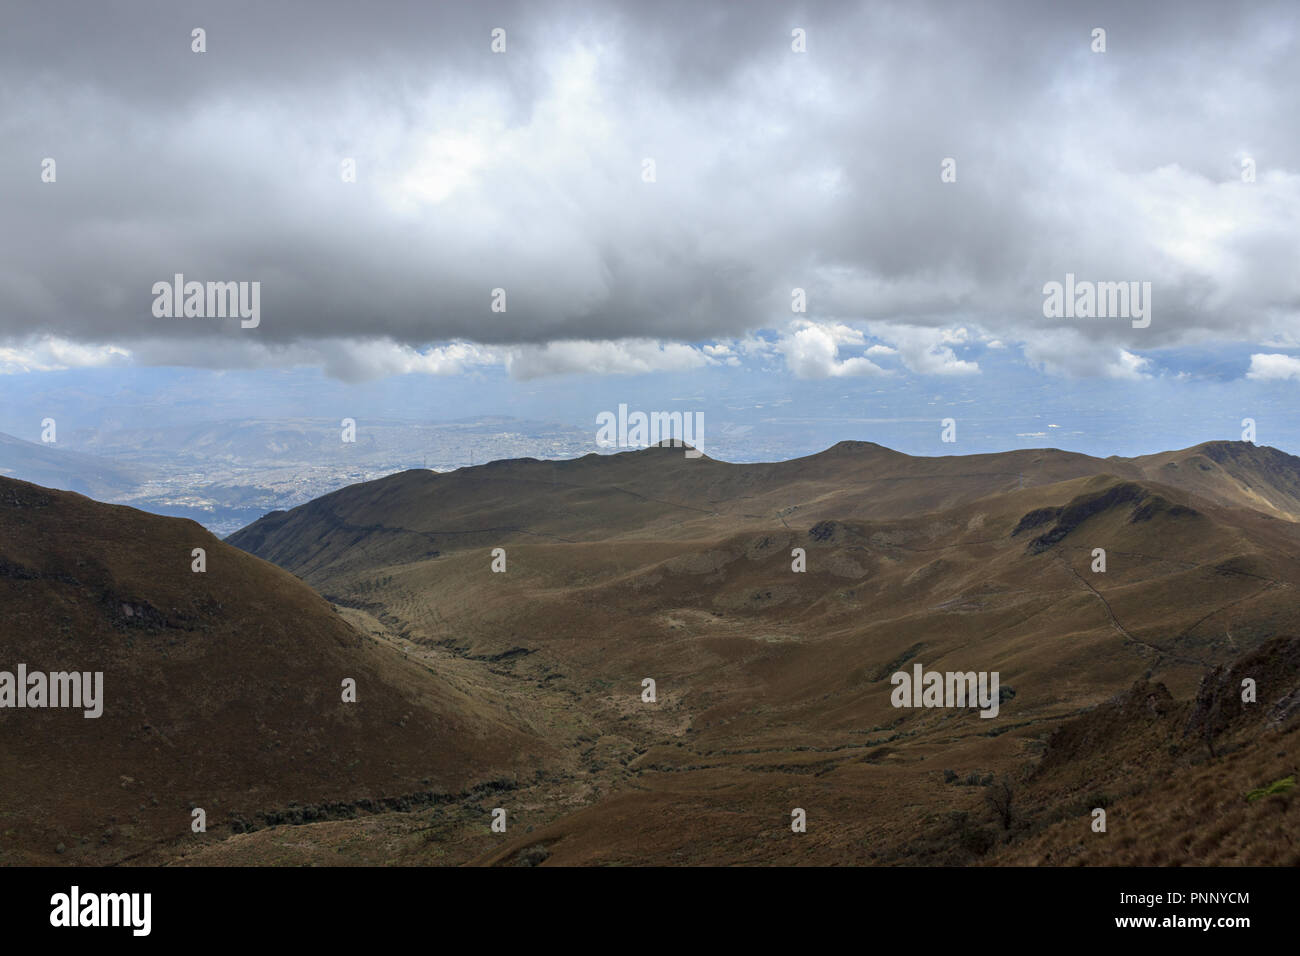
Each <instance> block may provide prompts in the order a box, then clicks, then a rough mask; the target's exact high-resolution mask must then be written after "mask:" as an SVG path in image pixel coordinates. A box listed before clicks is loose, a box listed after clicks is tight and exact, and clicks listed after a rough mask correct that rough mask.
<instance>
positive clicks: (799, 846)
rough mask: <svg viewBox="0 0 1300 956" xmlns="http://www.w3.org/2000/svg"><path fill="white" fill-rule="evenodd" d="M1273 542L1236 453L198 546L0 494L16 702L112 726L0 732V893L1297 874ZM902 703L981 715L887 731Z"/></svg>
mask: <svg viewBox="0 0 1300 956" xmlns="http://www.w3.org/2000/svg"><path fill="white" fill-rule="evenodd" d="M1298 519H1300V459H1297V458H1295V457H1292V456H1290V455H1287V454H1284V453H1282V452H1279V451H1276V450H1274V449H1271V448H1267V447H1257V446H1254V445H1251V444H1246V443H1238V442H1210V443H1206V444H1202V445H1198V446H1195V447H1192V448H1187V449H1183V450H1181V451H1173V452H1164V453H1160V454H1154V455H1147V456H1142V457H1138V458H1114V457H1112V458H1105V459H1102V458H1095V457H1090V456H1087V455H1081V454H1076V453H1071V452H1066V451H1059V450H1055V449H1034V450H1020V451H1012V452H1005V453H1000V454H987V455H968V456H948V457H936V458H922V457H913V456H908V455H904V454H901V453H898V452H894V451H891V450H889V449H887V448H884V447H882V446H880V445H876V444H872V443H869V442H841V443H840V444H837V445H835V446H833V447H831V448H829V449H827V450H826V451H824V452H821V453H819V454H816V455H811V456H808V457H805V458H799V459H794V460H791V461H785V462H777V463H770V464H731V463H727V462H722V461H716V460H713V459H710V458H708V457H707V456H702V457H698V458H688V457H686V455H685V454H684V453H683V450H682V449H681V448H670V447H655V448H650V449H644V450H640V451H635V452H626V453H622V454H615V455H587V456H585V457H582V458H577V459H572V460H568V461H541V460H536V459H514V460H507V461H497V462H493V463H491V464H487V465H481V466H475V467H469V468H461V469H459V470H457V471H454V472H448V473H442V474H439V473H434V472H429V471H424V470H413V471H406V472H401V473H398V474H394V475H391V476H389V477H386V478H381V479H378V480H375V481H369V482H364V483H361V484H355V485H350V486H348V487H345V488H342V489H340V490H338V491H336V492H333V493H331V494H327V495H324V496H322V497H320V498H317V499H315V500H313V501H311V502H308V503H306V504H303V505H301V506H299V507H296V508H293V509H291V510H288V511H277V512H272V513H270V514H267V515H266V516H265V517H263V518H261V519H259V520H257V521H255V522H253V523H252V524H251V525H249V526H248V527H246V528H244V529H242V530H240V531H239V532H237V533H235V534H234V535H232V536H230V537H229V538H227V539H226V540H225V541H224V542H222V541H219V540H217V539H216V538H214V537H212V536H211V535H210V534H208V533H207V532H205V531H203V529H201V528H200V527H199V526H198V525H196V524H194V523H193V522H190V521H186V520H182V519H174V518H163V517H157V516H152V515H146V514H144V513H142V512H137V511H134V510H132V509H129V508H123V507H114V506H109V505H103V504H99V503H96V502H92V501H89V500H87V499H84V498H82V497H80V496H78V495H75V494H69V493H64V492H56V491H51V490H47V489H42V488H39V487H36V486H33V485H29V484H25V483H22V482H16V481H12V480H8V479H0V593H3V594H4V601H5V607H6V608H7V614H6V623H5V626H4V627H5V630H6V632H11V633H12V636H11V637H10V638H9V639H7V640H6V642H5V646H6V647H7V648H9V653H10V656H11V658H12V661H11V663H17V662H19V661H23V662H26V663H27V664H28V665H29V666H30V667H33V668H36V667H42V668H46V669H48V670H55V669H62V668H65V667H66V668H74V667H75V668H76V669H77V670H81V671H88V670H102V671H103V672H104V673H105V688H106V690H105V696H106V698H107V701H106V705H105V712H104V716H103V717H102V718H99V719H98V720H86V719H84V718H83V717H82V716H81V714H80V713H79V712H78V713H75V714H74V713H70V712H54V711H46V712H34V711H5V710H0V726H5V727H11V728H15V729H17V728H19V727H20V725H21V726H22V727H23V729H24V731H25V732H23V733H21V734H14V733H9V734H6V735H5V736H6V738H7V739H11V740H16V741H18V743H15V744H13V745H11V746H9V747H7V748H6V750H5V752H4V760H5V762H6V766H5V768H4V769H5V773H6V779H15V780H20V781H21V783H20V784H19V785H18V786H16V787H15V788H12V789H10V790H7V791H6V793H5V795H4V796H3V797H0V813H3V815H4V816H5V818H6V819H7V820H8V821H10V822H9V824H8V825H7V826H6V827H5V831H6V832H5V833H4V836H3V840H2V841H0V852H3V854H4V857H3V859H4V860H5V861H6V862H19V861H30V862H60V861H64V860H69V861H79V862H121V861H139V862H155V863H157V862H167V863H173V862H180V863H194V864H226V863H289V862H294V863H331V864H332V863H345V862H346V863H352V862H360V863H391V864H411V865H427V864H430V863H444V864H455V863H486V864H522V865H531V864H537V863H547V864H553V863H561V864H563V863H569V864H649V863H656V864H672V863H706V864H723V863H751V864H753V863H757V864H789V863H817V864H841V863H843V864H852V863H858V864H918V863H922V864H923V863H944V864H985V865H998V864H1006V863H1036V864H1049V865H1053V864H1064V863H1088V864H1093V865H1096V864H1120V863H1123V864H1134V863H1136V864H1146V865H1173V864H1188V863H1208V862H1218V863H1253V864H1292V865H1293V864H1295V863H1297V862H1300V852H1298V851H1297V849H1296V847H1295V843H1294V840H1295V838H1296V836H1297V833H1298V832H1300V826H1297V814H1298V813H1300V810H1297V807H1296V802H1295V800H1294V799H1293V795H1292V793H1291V787H1292V786H1293V784H1294V777H1295V773H1296V762H1297V760H1296V745H1295V741H1296V738H1295V736H1294V731H1295V729H1296V727H1297V726H1300V721H1297V719H1296V718H1297V715H1298V714H1300V630H1297V623H1298V621H1297V618H1298V617H1300V614H1298V613H1297V609H1296V601H1295V591H1294V588H1295V587H1296V585H1297V582H1300V557H1297V555H1300V550H1298V548H1297V545H1300V524H1297V520H1298ZM194 548H203V549H205V551H206V562H207V563H206V570H205V571H203V572H195V571H193V570H192V557H191V555H192V550H193V549H194ZM918 665H919V666H920V667H922V668H924V669H925V670H926V671H939V672H956V673H965V672H979V673H996V674H997V675H998V676H999V678H1000V683H999V706H998V710H997V715H996V716H995V717H992V718H991V719H989V718H986V717H983V716H981V714H980V713H979V711H978V709H977V708H973V707H970V706H966V707H958V708H948V707H937V708H899V707H897V706H895V705H894V702H893V700H892V694H891V692H892V691H893V689H894V683H895V682H894V681H893V679H892V678H893V675H895V674H899V673H911V672H912V670H913V668H916V667H917V666H918ZM3 666H8V665H7V664H4V665H3ZM348 677H352V678H354V679H355V680H356V682H357V687H358V695H357V700H356V702H355V703H350V702H344V701H341V700H340V693H339V687H340V682H341V681H342V680H343V679H345V678H348ZM1247 680H1249V681H1253V682H1254V684H1253V687H1254V691H1253V693H1254V695H1255V696H1254V699H1253V700H1251V701H1243V700H1242V688H1243V686H1244V685H1243V681H1247ZM647 681H652V682H653V694H652V693H651V685H649V684H648V683H647ZM27 724H36V725H37V727H36V729H35V731H31V728H30V727H27V726H26V725H27ZM54 735H58V739H59V740H60V742H61V746H60V747H58V748H51V747H50V746H48V744H49V740H50V739H52V738H53V736H54ZM1288 780H1289V781H1290V783H1288V782H1287V781H1288ZM194 806H199V807H203V808H204V809H205V810H206V814H207V821H208V827H207V832H206V833H200V834H196V833H194V832H193V831H192V829H191V815H192V813H193V807H194ZM495 810H504V816H505V820H506V830H505V832H496V831H494V830H493V829H492V827H491V822H492V819H493V811H495ZM1099 810H1100V811H1104V815H1105V820H1106V829H1105V831H1104V832H1098V831H1097V830H1095V826H1096V820H1097V819H1098V818H1097V815H1096V814H1097V811H1099ZM797 811H803V815H804V817H805V818H806V832H795V831H794V830H793V829H792V826H791V821H792V819H795V818H796V817H797V815H798V814H797Z"/></svg>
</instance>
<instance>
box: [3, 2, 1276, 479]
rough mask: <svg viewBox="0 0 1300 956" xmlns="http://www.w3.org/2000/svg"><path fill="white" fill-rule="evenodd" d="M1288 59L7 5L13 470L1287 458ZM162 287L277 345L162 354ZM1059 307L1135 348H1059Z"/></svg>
mask: <svg viewBox="0 0 1300 956" xmlns="http://www.w3.org/2000/svg"><path fill="white" fill-rule="evenodd" d="M1298 21H1300V7H1297V5H1295V4H1294V3H1255V4H1251V5H1249V6H1244V7H1241V8H1225V7H1224V6H1223V5H1222V4H1211V3H1200V2H1177V3H1172V2H1171V3H1143V4H1132V3H1130V2H1119V3H1108V2H1097V3H1088V4H1075V5H1064V4H1059V5H1058V4H1042V3H1012V2H1003V3H997V2H993V3H981V4H969V3H957V2H949V3H927V2H905V3H887V2H884V3H878V2H872V3H862V4H850V3H819V4H814V3H809V4H798V3H789V2H780V3H778V2H762V0H759V2H745V3H720V2H718V3H673V2H666V3H654V4H647V3H622V4H608V3H607V4H571V3H549V2H544V0H533V2H527V3H474V4H463V3H460V4H438V3H430V2H412V3H368V4H361V5H359V4H355V3H335V2H318V3H311V4H299V3H276V4H266V3H241V2H222V3H219V4H217V3H212V4H208V3H192V4H190V3H151V2H130V3H80V4H65V5H58V6H57V7H55V6H53V5H49V4H43V3H25V2H10V3H7V4H6V5H5V6H4V8H3V10H2V11H0V183H2V184H3V186H0V221H3V223H4V228H3V229H0V399H2V400H3V403H4V407H3V408H2V409H0V429H4V430H8V431H10V432H11V433H13V434H19V435H20V436H21V437H33V434H32V433H34V432H37V431H39V418H38V417H37V416H40V415H42V414H43V413H44V412H45V411H46V410H47V409H48V410H58V411H60V413H61V414H66V415H72V416H74V417H76V416H81V417H82V418H84V419H86V420H94V421H103V420H107V419H106V416H105V415H104V414H103V413H102V409H103V408H107V407H109V406H110V405H112V406H114V407H117V408H123V409H134V410H135V412H131V414H151V415H159V416H168V415H180V416H184V415H191V416H209V415H214V414H218V413H219V414H222V415H225V416H227V417H235V418H237V417H240V416H253V415H262V414H282V415H294V414H307V413H319V414H322V415H331V414H348V413H351V414H353V415H356V414H358V411H357V410H360V413H361V414H363V415H364V414H372V415H384V416H385V417H404V416H405V417H410V418H412V419H429V420H447V419H454V418H459V417H464V416H466V415H478V414H482V415H487V414H507V415H519V416H524V417H553V418H556V419H558V420H563V421H566V422H570V423H574V424H587V423H589V424H591V426H592V427H593V429H594V427H595V426H594V420H595V416H596V415H597V414H598V413H599V412H600V411H602V410H606V409H611V408H615V407H616V406H617V404H618V403H620V402H629V403H631V404H633V405H634V406H637V407H642V408H646V409H647V410H649V409H668V410H673V409H679V408H681V409H683V410H688V409H699V410H702V411H703V412H705V413H706V414H707V415H708V416H710V420H711V421H714V422H716V423H717V426H718V427H724V426H725V427H733V428H746V429H750V430H751V431H752V432H753V433H754V434H755V435H756V436H759V435H761V433H762V431H763V430H764V429H787V430H789V429H794V430H796V431H797V430H798V429H801V428H802V429H804V430H805V431H806V433H807V444H808V446H809V447H808V450H810V451H811V450H816V447H825V446H826V445H829V444H833V443H834V441H837V440H840V439H844V438H854V439H863V438H866V439H870V440H878V441H881V443H883V444H889V445H891V446H892V447H898V448H901V449H902V450H906V451H911V452H913V453H934V454H938V453H953V452H964V451H991V450H997V449H999V448H1012V447H1025V445H1026V443H1027V442H1028V443H1029V444H1030V445H1032V446H1037V445H1051V446H1057V447H1068V448H1072V449H1077V450H1082V451H1089V452H1091V453H1094V454H1135V453H1141V452H1149V451H1156V450H1159V449H1162V448H1174V447H1185V446H1187V445H1190V444H1194V443H1196V442H1199V441H1204V440H1208V439H1212V438H1231V439H1237V438H1240V437H1241V431H1242V424H1241V423H1242V420H1243V419H1244V418H1253V419H1255V420H1256V421H1257V423H1258V424H1257V427H1258V441H1259V442H1260V443H1261V444H1273V445H1276V446H1278V447H1282V448H1285V449H1287V450H1290V451H1293V452H1300V423H1297V422H1295V421H1294V419H1295V416H1294V415H1293V414H1292V413H1291V409H1292V408H1293V407H1294V404H1295V401H1294V400H1295V397H1296V389H1297V386H1298V385H1300V322H1298V321H1297V319H1300V269H1297V268H1296V264H1297V261H1300V152H1298V149H1297V147H1298V146H1300V142H1298V139H1300V133H1298V125H1297V121H1296V117H1297V116H1300V110H1297V106H1300V103H1298V99H1300V94H1298V93H1297V91H1298V90H1300V56H1298V55H1297V53H1298V52H1300V51H1298V50H1297V45H1298V44H1297V24H1298ZM196 30H201V31H202V32H201V33H200V34H198V36H197V37H196V34H195V31H196ZM1098 31H1104V33H1099V32H1098ZM200 46H201V47H202V51H201V52H199V51H198V50H197V49H196V47H200ZM494 47H495V49H494ZM51 161H52V162H51ZM177 274H181V275H182V276H184V279H185V281H197V282H245V283H253V282H256V283H258V284H259V286H258V288H259V296H260V297H259V313H258V316H257V321H256V324H255V325H250V323H248V322H241V321H240V318H239V317H238V316H236V317H219V316H185V315H168V314H166V310H163V311H164V314H161V315H160V314H158V313H159V307H158V304H157V301H156V300H157V297H158V293H157V288H158V285H157V284H159V283H165V284H168V285H170V284H171V283H172V282H173V277H174V276H175V275H177ZM1067 276H1071V277H1073V279H1071V280H1067ZM1054 282H1055V283H1061V284H1062V285H1065V284H1066V283H1067V282H1078V283H1083V284H1088V283H1107V284H1110V283H1123V284H1124V289H1125V291H1128V290H1130V289H1131V290H1132V292H1133V293H1134V295H1133V304H1134V306H1136V304H1137V302H1138V301H1139V297H1138V295H1137V293H1138V291H1139V290H1141V291H1142V295H1141V299H1140V301H1142V302H1143V303H1144V308H1145V312H1146V314H1145V315H1144V316H1142V317H1141V318H1138V317H1136V316H1130V315H1128V314H1125V313H1123V312H1121V313H1120V314H1114V312H1115V309H1113V308H1112V309H1111V313H1112V314H1108V315H1099V316H1096V317H1094V316H1089V315H1074V314H1049V313H1051V312H1052V310H1051V309H1049V308H1047V307H1045V302H1046V300H1047V299H1048V298H1049V295H1048V292H1047V290H1048V288H1049V284H1050V283H1054ZM1129 283H1135V285H1133V286H1131V287H1130V286H1129ZM1116 301H1118V300H1116ZM1111 304H1112V305H1114V304H1115V303H1111ZM1080 311H1081V310H1080ZM1103 311H1104V310H1103ZM340 410H341V411H340ZM947 416H952V417H954V418H956V419H957V420H958V422H959V428H958V432H957V435H958V442H957V443H956V446H955V447H953V446H945V447H940V446H938V445H937V442H938V436H939V419H940V418H942V417H947ZM967 426H969V427H967ZM706 450H707V449H706Z"/></svg>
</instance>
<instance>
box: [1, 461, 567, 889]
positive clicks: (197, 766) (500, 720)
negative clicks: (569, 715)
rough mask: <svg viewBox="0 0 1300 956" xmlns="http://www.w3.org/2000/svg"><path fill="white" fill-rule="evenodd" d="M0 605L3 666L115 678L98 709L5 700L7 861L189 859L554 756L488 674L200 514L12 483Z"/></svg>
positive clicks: (423, 799)
mask: <svg viewBox="0 0 1300 956" xmlns="http://www.w3.org/2000/svg"><path fill="white" fill-rule="evenodd" d="M195 548H201V549H204V550H205V551H206V571H205V572H203V573H196V572H195V571H194V570H192V562H193V560H194V559H193V558H192V551H193V549H195ZM0 607H3V609H4V614H3V617H2V618H0V671H5V672H8V673H9V674H16V673H17V668H18V666H19V665H22V664H25V665H26V667H27V669H28V671H29V672H36V671H40V672H54V671H77V672H88V673H94V672H102V674H103V714H102V716H101V717H99V718H97V719H95V718H91V719H88V718H86V717H84V716H83V712H82V710H81V709H12V708H8V707H6V708H3V709H0V739H2V740H3V742H4V745H3V747H0V779H3V780H4V786H3V788H0V819H3V820H4V826H3V836H0V862H4V863H9V864H14V863H54V862H59V863H64V862H67V863H92V864H98V863H111V862H118V861H123V860H129V859H133V858H136V857H138V856H140V855H141V854H142V853H155V854H158V853H161V854H162V858H163V859H176V858H180V857H182V856H184V855H185V854H187V853H190V852H195V851H197V850H199V849H200V848H202V847H203V846H204V845H205V841H206V842H209V843H210V842H212V841H216V840H222V839H225V838H227V837H230V836H232V834H238V833H240V832H243V831H245V830H255V829H257V828H260V827H265V826H267V825H269V824H271V823H274V822H276V821H278V820H297V821H300V822H301V821H303V820H304V819H305V820H314V819H327V818H330V817H331V816H332V817H339V816H344V817H346V816H356V815H357V814H358V813H361V814H364V813H365V812H367V811H368V810H373V809H380V808H382V807H384V806H389V807H397V806H400V807H405V808H407V809H410V808H412V807H421V806H432V805H434V804H436V803H437V802H439V801H447V800H451V799H453V798H456V795H457V794H460V793H461V792H462V791H467V790H471V789H472V788H473V787H475V786H489V787H491V788H496V787H498V786H507V787H508V786H511V785H512V784H511V783H510V780H512V779H513V778H514V775H515V774H516V773H517V772H523V771H524V770H527V771H528V772H529V774H531V771H532V769H533V768H534V767H535V766H536V765H537V763H538V762H539V761H540V760H542V759H543V757H544V756H545V755H546V754H547V752H548V746H547V744H546V743H545V741H541V740H538V739H536V738H535V737H534V736H533V735H532V734H530V733H529V732H527V731H526V730H525V729H523V728H522V727H521V725H520V723H519V721H518V720H517V719H515V718H513V717H511V716H509V715H508V714H507V713H506V711H505V707H504V706H503V705H499V704H498V703H495V701H496V698H495V696H494V693H493V692H492V691H491V690H490V689H482V688H478V687H477V685H476V684H475V682H474V681H473V680H472V679H471V678H461V677H456V676H454V675H453V676H452V677H450V678H449V677H448V676H446V675H445V674H435V673H433V672H432V671H431V669H430V668H428V667H427V666H424V665H422V664H418V663H416V662H415V661H411V660H407V659H405V658H404V656H403V654H402V653H401V651H400V650H399V649H398V648H397V647H396V646H395V645H394V644H393V643H392V642H389V641H385V640H383V639H381V638H380V637H376V636H373V635H363V634H362V633H360V632H358V631H357V630H356V629H354V628H353V627H352V626H351V625H350V624H349V623H348V622H347V621H346V620H345V619H344V618H343V617H341V616H340V615H339V614H338V613H337V612H336V611H335V610H334V609H333V608H331V607H330V605H329V604H328V603H327V602H325V601H324V600H322V599H321V598H320V597H319V596H318V595H317V594H315V593H314V592H313V591H312V590H311V589H310V588H308V587H307V586H306V585H304V584H303V583H302V582H301V581H299V580H298V579H297V578H295V577H294V576H293V575H291V574H289V573H287V572H285V571H283V570H281V569H279V568H276V567H274V566H273V565H271V564H268V563H266V562H264V561H262V560H260V559H258V558H255V557H253V556H251V555H249V554H246V553H245V552H243V551H240V550H238V549H236V548H232V547H230V546H229V545H226V544H223V543H222V542H221V541H219V540H218V539H216V538H215V537H213V536H212V535H211V534H209V533H208V532H207V531H205V530H203V528H201V527H200V526H199V525H197V524H195V523H193V522H191V521H187V520H181V519H174V518H163V517H158V516H155V515H151V514H146V513H144V512H140V511H136V510H133V509H131V508H125V507H116V506H111V505H104V504H99V503H97V502H94V501H91V500H89V499H87V498H84V497H81V496H80V495H76V494H71V493H68V492H63V491H55V490H50V489H46V488H41V487H38V486H36V485H32V484H28V483H26V482H20V481H13V480H10V479H7V478H0ZM345 679H352V680H354V681H355V682H356V696H357V700H356V703H346V702H344V701H343V700H342V684H343V681H344V680H345ZM503 779H504V780H505V783H504V784H502V783H501V780H503ZM194 807H199V808H202V809H203V810H204V811H206V816H207V827H208V832H207V833H206V834H195V833H192V832H191V810H192V808H194ZM273 860H274V856H271V857H268V858H266V859H264V860H261V862H272V861H273Z"/></svg>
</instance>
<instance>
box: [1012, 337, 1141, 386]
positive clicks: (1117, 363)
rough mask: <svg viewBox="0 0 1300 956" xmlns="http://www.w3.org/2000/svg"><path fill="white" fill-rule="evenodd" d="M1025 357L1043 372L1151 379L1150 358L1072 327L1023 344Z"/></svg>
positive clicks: (1079, 376) (1087, 376)
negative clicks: (1099, 341)
mask: <svg viewBox="0 0 1300 956" xmlns="http://www.w3.org/2000/svg"><path fill="white" fill-rule="evenodd" d="M1022 348H1023V350H1024V354H1025V359H1026V360H1027V361H1028V362H1029V364H1030V365H1032V366H1034V367H1035V368H1037V369H1039V370H1040V371H1043V372H1048V373H1050V374H1053V375H1063V376H1066V377H1069V378H1091V377H1100V378H1119V379H1141V378H1150V374H1149V371H1148V370H1149V368H1150V366H1151V360H1150V359H1146V358H1143V357H1142V356H1140V355H1137V354H1135V353H1133V352H1130V351H1128V349H1125V348H1120V347H1119V346H1113V345H1112V346H1105V345H1099V344H1097V343H1095V342H1090V341H1088V340H1087V339H1086V338H1085V337H1084V336H1083V335H1081V334H1080V333H1079V332H1077V331H1075V330H1074V329H1052V330H1050V331H1044V332H1042V333H1039V334H1037V335H1034V336H1032V337H1031V338H1030V339H1029V340H1028V341H1026V342H1024V343H1023V345H1022Z"/></svg>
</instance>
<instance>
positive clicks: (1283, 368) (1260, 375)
mask: <svg viewBox="0 0 1300 956" xmlns="http://www.w3.org/2000/svg"><path fill="white" fill-rule="evenodd" d="M1246 378H1253V379H1255V380H1256V381H1264V382H1267V381H1279V380H1284V379H1289V378H1294V379H1300V358H1296V357H1295V356H1294V355H1281V354H1279V353H1264V352H1258V353H1256V354H1254V355H1252V356H1251V357H1250V368H1249V369H1247V371H1246Z"/></svg>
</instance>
